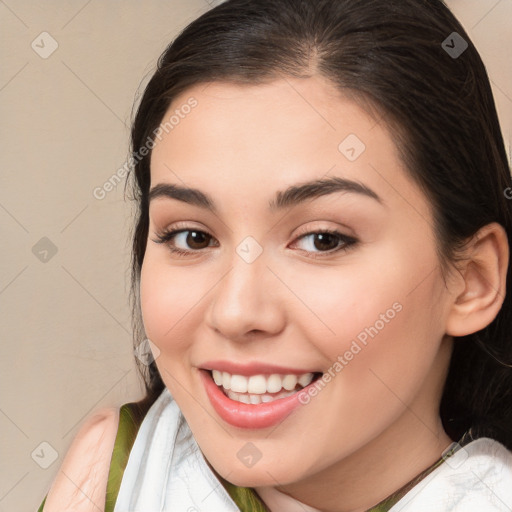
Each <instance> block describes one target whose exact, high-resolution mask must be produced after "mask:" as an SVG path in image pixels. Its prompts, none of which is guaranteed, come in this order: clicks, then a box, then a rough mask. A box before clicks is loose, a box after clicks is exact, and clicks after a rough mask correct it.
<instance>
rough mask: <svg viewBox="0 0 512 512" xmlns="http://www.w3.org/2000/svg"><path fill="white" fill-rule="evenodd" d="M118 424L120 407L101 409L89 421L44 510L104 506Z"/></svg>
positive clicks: (75, 441) (82, 510) (86, 510)
mask: <svg viewBox="0 0 512 512" xmlns="http://www.w3.org/2000/svg"><path fill="white" fill-rule="evenodd" d="M118 425H119V409H118V408H103V409H100V410H98V411H97V412H95V413H94V414H93V415H91V416H90V417H88V418H87V419H86V420H85V422H84V423H83V424H82V426H81V427H80V429H79V431H78V433H77V434H76V436H75V438H74V439H73V441H72V443H71V446H70V447H69V449H68V451H67V453H66V455H65V457H64V459H63V461H62V464H61V467H60V469H59V472H58V473H57V476H56V477H55V479H54V481H53V484H52V486H51V488H50V491H49V492H48V496H47V498H46V503H45V506H44V512H53V511H57V510H65V509H69V510H73V511H75V512H89V511H93V510H94V511H95V512H98V510H103V509H104V506H105V494H106V488H107V480H108V473H109V469H110V461H111V458H112V450H113V448H114V443H115V439H116V435H117V429H118Z"/></svg>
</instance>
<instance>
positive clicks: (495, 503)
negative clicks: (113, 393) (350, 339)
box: [114, 388, 512, 512]
mask: <svg viewBox="0 0 512 512" xmlns="http://www.w3.org/2000/svg"><path fill="white" fill-rule="evenodd" d="M181 420H182V414H181V411H180V410H179V408H178V405H177V404H176V402H175V401H174V400H173V399H172V396H171V394H170V392H169V390H168V389H167V388H166V389H164V390H163V391H162V394H161V395H160V396H159V397H158V399H157V400H156V401H155V403H154V404H153V405H152V406H151V408H150V409H149V411H148V413H147V414H146V416H145V417H144V419H143V421H142V424H141V425H140V428H139V431H138V433H137V437H136V439H135V442H134V444H133V447H132V449H131V451H130V455H129V458H128V463H127V466H126V469H125V471H124V474H123V479H122V482H121V487H120V489H119V494H118V497H117V501H116V505H115V508H114V512H170V511H172V512H239V509H238V507H237V506H236V504H235V503H234V502H233V500H232V499H231V497H230V496H229V494H228V492H227V491H226V490H225V489H224V487H223V486H222V484H221V483H220V482H219V480H218V479H217V477H216V476H215V474H214V473H213V472H212V470H211V469H210V468H209V466H208V465H207V463H206V461H205V459H204V457H203V455H202V453H201V451H200V450H199V447H198V445H197V443H196V441H195V439H194V438H193V436H192V433H191V431H190V429H189V427H188V425H187V424H186V423H185V422H184V421H181ZM163 454H164V456H163ZM281 494H282V493H281ZM283 496H284V495H283ZM287 498H289V497H287ZM288 501H289V503H287V504H286V509H284V508H282V507H281V506H279V509H276V510H274V511H273V512H296V511H297V512H304V510H307V507H305V506H304V505H303V504H302V503H300V502H298V501H296V500H293V499H291V498H290V499H289V500H288ZM276 503H277V501H276ZM390 512H512V453H511V452H509V451H508V450H507V449H506V448H505V447H504V446H503V445H501V444H500V443H498V442H497V441H494V440H492V439H489V438H481V439H477V440H475V441H472V442H471V443H469V444H467V445H466V446H465V447H463V448H461V449H459V450H458V451H457V452H455V453H454V454H453V455H452V456H450V457H449V458H447V459H446V461H444V462H443V463H442V464H441V465H440V466H439V467H437V468H436V469H435V470H434V471H432V472H431V473H430V474H429V475H427V476H426V477H425V478H424V479H423V480H422V481H421V482H420V483H419V484H417V485H416V486H415V487H414V488H413V489H412V490H411V491H409V492H408V493H407V494H406V495H405V496H404V497H403V498H402V499H401V500H400V501H399V502H398V503H397V504H395V505H394V506H393V507H392V508H391V509H390Z"/></svg>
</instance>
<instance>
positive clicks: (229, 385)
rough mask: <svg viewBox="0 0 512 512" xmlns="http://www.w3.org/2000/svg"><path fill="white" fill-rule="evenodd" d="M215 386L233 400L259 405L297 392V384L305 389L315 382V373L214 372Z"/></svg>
mask: <svg viewBox="0 0 512 512" xmlns="http://www.w3.org/2000/svg"><path fill="white" fill-rule="evenodd" d="M212 376H213V380H214V382H215V384H217V386H219V387H222V388H223V389H224V391H225V392H226V394H227V396H228V397H229V398H231V399H232V400H236V401H238V402H243V403H246V404H248V403H251V404H259V403H262V402H271V401H272V400H276V399H278V398H283V397H284V396H289V395H291V394H293V393H294V392H295V388H296V387H297V384H298V385H299V386H300V387H301V388H303V387H306V386H307V385H309V384H310V383H311V381H312V380H313V373H304V374H303V375H294V374H287V375H279V374H277V373H274V374H272V375H261V374H260V375H251V376H250V377H246V376H245V375H231V374H230V373H227V372H220V371H218V370H212Z"/></svg>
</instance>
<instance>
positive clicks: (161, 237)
mask: <svg viewBox="0 0 512 512" xmlns="http://www.w3.org/2000/svg"><path fill="white" fill-rule="evenodd" d="M187 231H194V232H196V233H202V234H205V235H207V236H209V237H211V238H213V236H212V235H210V234H209V233H208V232H206V231H202V230H199V229H195V228H192V227H188V228H180V229H175V230H165V231H163V232H161V233H157V239H156V240H153V242H155V243H157V244H167V247H168V248H169V250H170V251H171V252H172V253H173V254H176V255H179V256H189V255H190V254H193V253H198V252H201V251H202V250H203V249H196V250H191V251H186V250H184V249H179V248H177V247H173V246H172V245H171V244H170V243H169V242H170V241H171V240H172V239H173V238H174V237H175V236H176V235H178V234H180V233H183V232H187ZM325 233H328V234H330V235H336V236H337V237H338V238H339V239H340V241H342V242H343V243H344V245H342V246H341V247H338V248H336V249H332V250H330V251H323V252H319V253H315V252H311V251H304V252H307V253H309V254H311V255H313V256H312V258H323V257H327V256H330V255H332V254H335V253H338V252H346V251H348V250H349V249H351V248H352V247H353V246H354V245H356V244H357V243H358V240H357V239H355V238H354V237H350V236H347V235H344V234H343V233H340V232H339V231H336V230H331V229H322V230H318V231H308V232H307V233H304V234H302V235H300V236H299V237H297V239H296V240H301V239H302V238H306V237H308V236H310V235H318V234H325Z"/></svg>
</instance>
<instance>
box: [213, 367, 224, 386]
mask: <svg viewBox="0 0 512 512" xmlns="http://www.w3.org/2000/svg"><path fill="white" fill-rule="evenodd" d="M212 375H213V380H214V382H215V384H217V386H222V373H221V372H219V370H213V371H212Z"/></svg>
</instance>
